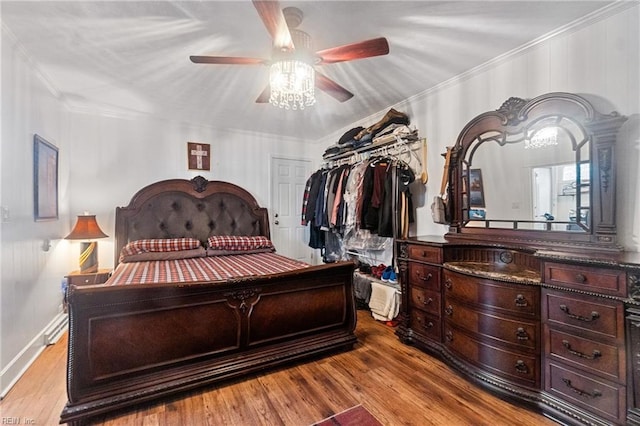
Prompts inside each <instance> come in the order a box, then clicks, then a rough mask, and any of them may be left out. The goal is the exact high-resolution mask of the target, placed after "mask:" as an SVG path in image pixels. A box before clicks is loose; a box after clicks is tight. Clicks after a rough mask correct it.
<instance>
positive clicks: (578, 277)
mask: <svg viewBox="0 0 640 426" xmlns="http://www.w3.org/2000/svg"><path fill="white" fill-rule="evenodd" d="M576 281H578V282H579V283H586V282H587V277H586V276H585V275H584V274H576Z"/></svg>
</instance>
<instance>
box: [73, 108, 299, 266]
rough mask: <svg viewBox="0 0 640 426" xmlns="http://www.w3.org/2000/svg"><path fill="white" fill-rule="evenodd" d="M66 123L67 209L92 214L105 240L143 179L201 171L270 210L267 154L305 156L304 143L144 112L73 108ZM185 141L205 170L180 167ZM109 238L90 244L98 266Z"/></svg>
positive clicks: (108, 261)
mask: <svg viewBox="0 0 640 426" xmlns="http://www.w3.org/2000/svg"><path fill="white" fill-rule="evenodd" d="M70 127H71V129H70V132H69V134H70V137H69V140H70V144H71V152H72V153H73V157H72V160H71V171H70V182H71V183H70V192H71V194H73V196H72V199H71V207H70V211H71V212H72V213H73V214H74V215H75V214H81V213H82V212H84V211H89V212H91V213H92V214H96V216H97V217H96V218H97V220H98V223H99V224H100V227H101V228H102V229H103V231H104V232H105V233H106V234H107V235H109V236H110V237H113V235H114V225H115V207H116V206H126V205H127V204H128V203H129V201H130V200H131V197H132V196H133V195H134V193H135V192H136V191H137V190H139V189H141V188H142V187H143V186H145V185H148V184H150V183H153V182H156V181H159V180H163V179H173V178H185V179H191V178H192V177H195V176H197V175H202V176H204V177H205V178H207V179H209V180H223V181H228V182H231V183H234V184H237V185H239V186H241V187H243V188H245V189H246V190H248V191H249V192H250V193H251V194H252V195H253V196H254V197H256V199H257V201H258V203H259V204H260V205H262V206H265V207H267V208H269V209H270V208H271V206H270V202H271V197H270V193H269V191H270V181H269V178H270V175H269V167H270V161H271V156H272V155H280V156H285V157H289V158H311V155H310V154H309V155H308V154H307V153H306V152H305V150H306V149H307V144H304V143H300V141H297V140H294V139H285V138H282V137H276V136H270V135H264V134H255V133H243V132H226V131H220V130H216V129H214V128H211V127H205V126H203V127H195V126H190V125H183V124H180V123H172V122H167V121H166V120H156V119H154V118H151V117H129V118H127V117H100V116H95V115H88V114H81V113H74V114H73V115H72V119H71V126H70ZM187 142H201V143H206V144H210V145H211V171H209V172H206V171H193V170H188V168H187ZM270 213H271V212H270ZM270 216H271V215H270ZM113 242H114V241H113V238H110V239H105V240H100V241H99V242H98V244H99V248H100V251H99V263H100V267H111V266H113V257H114V256H113Z"/></svg>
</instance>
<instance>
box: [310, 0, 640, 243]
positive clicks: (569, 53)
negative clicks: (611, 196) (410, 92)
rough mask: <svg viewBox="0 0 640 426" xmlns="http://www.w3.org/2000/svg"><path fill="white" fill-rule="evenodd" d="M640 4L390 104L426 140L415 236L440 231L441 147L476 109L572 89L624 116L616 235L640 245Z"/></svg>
mask: <svg viewBox="0 0 640 426" xmlns="http://www.w3.org/2000/svg"><path fill="white" fill-rule="evenodd" d="M639 53H640V5H638V3H635V5H631V4H630V3H626V4H622V5H617V8H615V9H611V10H609V11H608V12H607V13H603V14H602V15H601V16H598V17H597V19H596V20H595V21H590V22H584V23H579V24H578V25H576V26H575V27H573V28H571V29H568V30H567V31H565V32H563V33H560V34H557V35H555V36H554V37H552V38H549V39H546V40H540V41H538V42H537V43H535V44H532V45H531V46H529V47H528V48H525V49H521V50H520V51H518V52H512V53H511V54H509V55H505V56H504V57H501V58H496V59H494V60H492V61H491V62H490V63H487V64H485V65H484V66H481V67H478V68H476V69H474V70H470V71H469V72H467V73H466V74H464V75H461V76H459V77H457V78H455V79H452V80H450V81H448V82H446V83H444V84H442V85H441V86H439V87H436V88H434V89H432V90H429V91H427V92H425V93H423V94H421V95H418V96H415V97H413V98H411V99H408V100H407V101H405V102H403V103H400V104H397V105H395V106H394V107H395V108H396V109H397V110H399V111H403V112H405V113H407V114H409V116H410V117H411V121H412V125H415V126H416V127H417V128H418V130H419V132H420V136H422V137H426V138H427V140H428V144H429V157H428V161H427V163H428V171H429V176H430V178H429V181H428V183H427V185H426V194H425V188H424V186H421V185H420V184H416V185H414V186H413V188H414V190H413V192H414V194H417V196H414V201H415V202H416V204H417V206H418V210H417V214H416V217H417V223H416V224H415V226H414V227H413V228H412V230H411V233H412V235H442V234H444V233H445V232H446V231H447V227H446V226H444V225H438V224H434V223H433V221H432V220H431V212H430V204H431V199H432V198H433V197H434V196H435V195H437V193H438V192H439V187H440V179H441V176H442V167H443V165H444V159H443V157H442V156H441V155H440V153H443V152H445V150H446V146H452V145H454V144H455V142H456V139H457V137H458V134H459V132H460V131H461V130H462V128H463V127H464V126H465V125H466V124H467V123H468V122H469V121H470V120H471V119H472V118H474V117H475V116H476V115H478V114H481V113H483V112H485V111H489V110H495V109H498V108H499V107H500V106H501V105H502V103H503V102H504V101H506V100H507V99H508V98H509V97H511V96H517V97H520V98H533V97H536V96H538V95H542V94H544V93H548V92H556V91H562V92H573V93H577V94H582V95H588V96H589V98H590V99H593V97H596V98H598V99H597V100H599V102H598V104H596V106H597V107H600V108H601V110H602V112H604V113H609V112H611V111H613V110H615V111H618V112H619V113H621V114H623V115H626V116H628V117H629V119H628V121H627V122H626V124H625V126H624V127H623V128H622V129H621V131H620V134H619V137H618V142H617V162H618V203H617V205H618V214H617V218H618V239H619V243H620V244H621V245H622V246H623V247H624V248H626V249H627V250H631V251H640V214H638V212H640V185H638V182H639V181H640V172H638V168H639V167H638V166H639V165H640V130H639V129H640V79H639V78H638V76H639V75H640V62H639V61H640V55H639ZM385 112H386V111H381V112H380V113H378V114H375V115H372V116H371V117H369V120H366V121H365V122H359V123H353V124H352V125H349V126H347V127H345V128H344V129H341V130H340V131H337V132H336V133H334V134H332V135H329V136H328V137H327V138H325V139H324V140H322V141H320V142H319V143H318V144H317V146H316V149H317V154H316V155H317V156H320V155H321V154H322V152H323V151H324V149H325V148H326V147H327V146H329V145H331V144H333V143H335V142H336V141H337V140H338V138H339V137H340V136H341V135H342V134H343V133H344V132H345V131H346V130H348V129H350V128H352V127H356V126H357V125H362V126H364V127H367V126H369V125H371V124H373V123H375V122H376V121H377V120H379V119H381V118H382V116H383V115H384V113H385Z"/></svg>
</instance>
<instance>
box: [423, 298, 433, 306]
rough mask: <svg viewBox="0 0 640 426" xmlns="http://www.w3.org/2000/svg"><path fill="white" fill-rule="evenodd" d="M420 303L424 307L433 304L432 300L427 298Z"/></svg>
mask: <svg viewBox="0 0 640 426" xmlns="http://www.w3.org/2000/svg"><path fill="white" fill-rule="evenodd" d="M422 303H424V304H425V305H430V304H431V303H433V299H432V298H428V299H426V300H425V301H424V302H422Z"/></svg>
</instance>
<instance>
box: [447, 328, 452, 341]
mask: <svg viewBox="0 0 640 426" xmlns="http://www.w3.org/2000/svg"><path fill="white" fill-rule="evenodd" d="M445 339H447V342H453V332H452V331H451V330H449V331H447V334H446V335H445Z"/></svg>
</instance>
